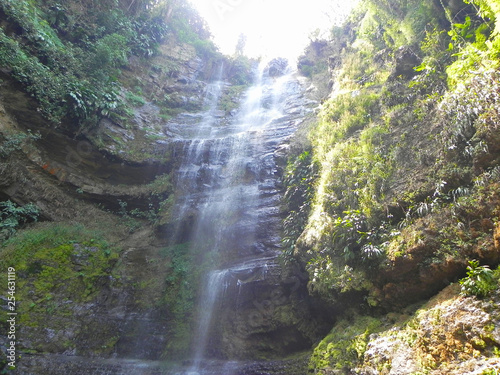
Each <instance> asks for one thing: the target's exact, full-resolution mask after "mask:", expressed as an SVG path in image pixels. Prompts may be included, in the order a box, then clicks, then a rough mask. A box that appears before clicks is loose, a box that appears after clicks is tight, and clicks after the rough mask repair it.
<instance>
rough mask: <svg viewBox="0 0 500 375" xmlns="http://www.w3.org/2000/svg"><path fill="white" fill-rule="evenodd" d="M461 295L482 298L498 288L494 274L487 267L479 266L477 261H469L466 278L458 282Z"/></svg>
mask: <svg viewBox="0 0 500 375" xmlns="http://www.w3.org/2000/svg"><path fill="white" fill-rule="evenodd" d="M460 285H461V286H462V294H464V295H466V296H478V297H484V296H486V295H488V294H489V293H491V292H492V291H493V290H495V289H497V288H498V281H497V280H496V279H495V277H494V272H493V270H491V269H490V268H489V267H488V266H480V265H479V261H477V260H471V261H469V266H467V277H465V278H463V279H462V280H460Z"/></svg>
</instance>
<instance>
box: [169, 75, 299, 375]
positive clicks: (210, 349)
mask: <svg viewBox="0 0 500 375" xmlns="http://www.w3.org/2000/svg"><path fill="white" fill-rule="evenodd" d="M221 72H222V68H221V70H220V73H221ZM220 73H219V76H218V77H217V78H216V79H215V80H214V82H212V83H211V84H209V85H208V87H207V91H206V99H205V105H206V106H205V107H206V110H205V112H204V113H202V114H200V115H198V120H199V121H190V123H191V124H192V126H186V125H185V124H184V125H183V126H178V127H175V126H174V129H173V132H176V133H177V136H178V138H179V139H180V140H181V141H182V142H183V147H182V149H183V151H182V154H183V162H182V165H181V167H180V169H179V172H178V176H177V181H176V185H177V186H178V189H179V191H182V194H181V196H180V198H179V200H178V203H177V205H176V213H175V217H177V218H178V223H179V224H178V226H177V227H176V232H179V233H180V232H182V233H184V237H186V234H185V232H186V230H185V229H184V230H182V225H183V223H184V225H186V224H185V223H186V222H189V223H190V228H189V230H188V232H189V235H188V236H187V237H188V240H189V241H190V246H191V247H192V248H193V249H196V251H197V252H200V251H201V252H202V253H210V254H212V255H213V258H214V259H217V260H216V266H215V268H214V269H213V270H212V271H209V272H208V273H207V274H206V275H205V277H204V278H203V284H202V288H201V297H200V299H199V301H198V308H197V310H198V312H199V313H198V316H197V327H196V331H195V333H194V338H195V340H194V344H193V348H192V359H191V365H190V366H189V368H187V369H185V370H180V371H179V372H178V374H189V375H199V374H203V375H208V374H212V373H214V374H215V373H216V374H218V375H230V374H233V372H234V371H235V369H236V367H237V362H234V361H229V360H228V361H218V360H216V359H218V358H214V357H217V356H218V355H220V353H221V352H224V350H223V349H221V348H220V347H222V346H224V344H221V343H225V342H227V341H228V338H227V337H225V336H224V334H226V336H227V332H226V333H224V330H223V329H222V327H223V326H224V324H226V322H223V321H221V320H220V315H219V314H218V312H220V311H221V309H223V308H224V305H225V304H226V303H229V302H227V301H226V300H229V299H232V300H234V299H236V304H238V298H239V296H240V292H241V290H242V288H244V287H245V285H246V284H249V283H256V282H260V281H263V280H265V279H266V277H267V274H268V272H269V271H270V270H272V269H274V268H276V267H277V263H276V256H277V253H278V249H279V246H280V244H279V242H280V241H279V235H278V233H279V215H278V213H279V209H278V202H279V198H278V195H279V194H278V191H279V189H278V188H277V186H276V183H277V178H278V177H277V174H278V173H277V166H276V163H275V155H274V153H275V152H276V150H277V149H278V147H279V146H280V145H282V144H283V142H284V141H285V140H286V139H287V138H288V137H290V135H291V134H292V133H293V131H294V130H295V128H296V126H295V125H296V123H295V122H294V121H293V119H292V117H290V115H291V114H292V113H293V114H297V108H298V106H297V103H296V102H293V98H296V97H297V96H298V93H299V92H300V89H299V87H298V83H297V81H296V80H295V79H294V76H293V74H292V73H291V72H289V73H288V74H285V75H283V76H281V77H277V78H272V77H269V76H268V75H267V73H266V70H265V68H264V66H263V65H260V66H259V68H258V69H256V72H255V80H254V84H253V85H252V86H251V87H250V88H249V89H248V90H247V91H246V93H245V94H244V97H243V101H242V103H241V105H240V109H239V111H238V112H237V113H236V114H235V115H234V116H233V117H232V118H231V120H230V121H227V120H226V119H222V117H221V116H220V115H219V112H218V111H217V106H218V104H219V100H220V95H221V93H222V92H223V88H224V85H225V83H224V82H223V81H221V74H220ZM302 110H303V109H302ZM223 120H224V121H223ZM190 217H194V219H193V220H191V221H189V218H190ZM174 237H175V238H176V239H177V240H178V239H179V237H180V235H179V234H178V233H177V234H176V235H175V236H174ZM235 296H236V298H234V297H235ZM231 303H234V301H232V302H231ZM226 331H227V329H226ZM232 345H233V346H234V345H235V344H234V343H233V344H232ZM227 351H228V350H225V352H226V354H227ZM214 360H215V361H214ZM214 363H215V364H216V365H214Z"/></svg>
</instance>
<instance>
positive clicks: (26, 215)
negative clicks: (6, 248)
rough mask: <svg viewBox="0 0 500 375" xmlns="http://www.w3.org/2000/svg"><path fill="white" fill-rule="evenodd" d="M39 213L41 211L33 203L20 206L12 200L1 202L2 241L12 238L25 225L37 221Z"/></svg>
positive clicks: (0, 227)
mask: <svg viewBox="0 0 500 375" xmlns="http://www.w3.org/2000/svg"><path fill="white" fill-rule="evenodd" d="M39 213H40V210H39V209H38V207H37V206H36V205H34V204H33V203H28V204H25V205H24V206H18V205H17V204H15V203H13V202H12V201H10V200H8V201H6V202H0V239H6V238H7V237H10V236H12V235H13V234H14V233H15V232H16V230H17V228H18V227H19V226H21V225H23V224H25V223H27V222H30V221H36V220H37V219H38V215H39Z"/></svg>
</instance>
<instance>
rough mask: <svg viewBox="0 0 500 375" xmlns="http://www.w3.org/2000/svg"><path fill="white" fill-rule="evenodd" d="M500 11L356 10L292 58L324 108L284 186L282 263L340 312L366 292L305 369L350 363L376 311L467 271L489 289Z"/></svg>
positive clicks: (466, 290) (473, 5)
mask: <svg viewBox="0 0 500 375" xmlns="http://www.w3.org/2000/svg"><path fill="white" fill-rule="evenodd" d="M499 11H500V5H499V4H498V2H497V1H465V2H464V3H461V2H436V1H405V2H403V1H398V0H389V1H385V0H384V1H379V0H373V1H365V2H361V3H360V4H359V6H358V8H357V9H356V10H355V11H354V12H353V13H352V14H351V16H350V18H349V19H348V20H347V21H346V23H345V25H344V26H343V27H342V28H339V27H335V28H333V29H332V37H333V41H331V42H326V41H324V42H321V41H314V42H313V43H311V46H310V47H309V48H308V50H307V51H306V54H305V55H304V56H303V57H302V58H301V59H299V69H300V70H301V72H302V73H303V74H304V75H306V76H309V77H311V78H312V80H313V82H316V83H317V86H318V87H320V88H322V90H323V91H322V92H323V94H324V97H323V98H324V99H323V103H322V106H321V109H320V112H319V115H318V118H317V121H316V123H315V124H313V126H311V128H310V130H309V134H310V135H309V139H310V148H307V147H306V148H302V149H299V150H298V151H297V152H296V153H295V154H294V155H291V157H290V162H289V167H288V171H289V173H290V175H289V174H287V175H286V177H285V179H284V182H285V186H286V188H287V190H286V194H285V197H284V200H285V202H284V205H285V207H286V209H287V211H288V216H287V217H286V218H285V220H284V222H283V230H284V237H283V245H284V251H283V254H284V256H285V258H286V259H287V260H288V261H297V262H299V263H300V264H301V265H302V266H303V267H304V268H305V269H306V270H307V271H308V273H309V290H310V292H312V293H314V294H316V295H318V296H320V297H321V298H322V299H323V300H326V301H328V302H329V303H330V304H332V305H334V306H336V307H337V308H338V309H340V310H341V311H343V310H345V309H348V308H349V307H353V306H352V302H349V301H356V302H355V303H356V304H358V302H359V298H360V296H361V298H362V300H363V303H362V306H363V307H360V306H359V305H356V309H357V310H358V311H359V313H360V314H367V313H368V312H369V313H368V315H369V316H365V315H360V316H361V317H362V318H361V319H357V320H356V322H352V321H349V322H348V323H346V322H345V321H344V320H342V321H339V322H338V323H337V324H336V326H335V328H334V330H333V331H332V333H331V334H330V335H329V336H328V337H327V338H325V339H324V340H323V341H322V342H321V343H320V344H319V345H318V346H317V347H316V349H315V351H314V354H313V356H312V358H311V362H310V369H311V371H319V370H320V369H325V368H328V369H337V370H342V369H344V370H345V371H348V370H347V369H352V368H354V367H356V366H357V365H358V364H359V363H360V361H362V359H363V358H362V353H361V352H359V351H358V352H356V350H354V349H353V348H354V346H355V343H357V342H359V340H358V339H360V338H362V337H365V336H363V332H365V330H366V332H373V330H372V329H371V328H370V327H371V326H372V325H371V319H374V318H372V316H373V315H376V314H377V313H380V312H382V311H388V310H393V309H395V306H398V307H399V308H402V307H404V306H408V305H410V304H411V303H413V302H415V301H417V300H418V299H419V298H428V297H429V296H431V295H433V294H434V293H435V292H437V290H439V289H438V288H439V287H437V286H434V285H433V283H434V281H435V282H436V283H439V282H442V281H441V280H443V278H446V277H450V278H451V280H452V279H453V278H455V279H458V278H460V277H463V275H464V273H463V272H465V271H464V270H465V266H466V265H467V264H469V266H468V267H467V277H465V278H464V279H462V280H461V281H460V284H461V285H462V292H463V294H464V295H476V296H486V295H487V296H491V295H494V293H495V292H496V291H497V290H498V279H497V277H496V276H494V274H495V273H494V271H492V270H491V269H490V268H489V267H488V266H487V265H488V264H489V265H490V266H496V262H497V259H498V257H497V255H496V254H497V253H498V240H497V239H496V238H497V236H498V234H497V233H498V229H497V226H498V222H499V221H500V211H499V208H498V207H499V204H500V200H499V197H500V196H499V190H498V188H499V185H498V178H497V177H496V176H498V171H499V164H498V163H499V158H498V155H499V151H500V150H499V148H498V146H496V143H497V142H498V140H499V138H498V135H497V134H498V123H499V122H500V118H499V117H498V113H497V111H496V110H493V109H492V108H496V107H497V106H498V81H499V80H498V75H497V72H496V70H497V68H498V61H499V57H500V55H499V54H498V43H499V39H498V24H497V21H496V17H497V16H498V14H499V13H498V12H499ZM325 65H326V66H328V68H329V70H328V71H327V70H326V68H325ZM325 77H327V78H325ZM329 79H330V80H331V81H330V85H329V88H328V90H326V88H325V87H324V86H321V84H322V82H325V81H327V80H329ZM474 259H476V260H474ZM479 262H480V263H481V264H486V265H484V266H479V264H480V263H479ZM496 272H497V271H496ZM424 275H425V276H424ZM445 275H446V276H445ZM431 280H432V281H431ZM451 280H449V281H451ZM416 285H417V286H416ZM440 285H442V284H440ZM426 288H428V289H427V290H425V289H426ZM348 311H349V312H348V313H346V316H348V315H349V314H351V315H352V312H351V311H350V310H348ZM363 319H367V321H363ZM358 322H361V323H360V327H359V330H358V331H356V332H355V333H350V329H351V328H353V329H354V327H355V326H357V325H358ZM344 332H345V333H346V334H347V335H348V336H349V340H347V341H346V340H345V339H343V338H341V337H340V335H342V334H343V333H344ZM368 334H369V333H368ZM332 335H333V336H332ZM362 341H363V340H362ZM471 345H472V346H474V345H475V344H471ZM438 365H439V363H438V362H436V363H435V366H438ZM379 370H380V369H379Z"/></svg>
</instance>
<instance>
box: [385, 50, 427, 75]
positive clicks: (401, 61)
mask: <svg viewBox="0 0 500 375" xmlns="http://www.w3.org/2000/svg"><path fill="white" fill-rule="evenodd" d="M420 61H421V60H420V57H418V56H417V54H416V53H415V52H414V51H413V50H412V49H411V48H410V47H407V46H403V47H400V48H399V49H398V50H397V51H396V55H395V67H394V69H393V71H392V73H391V75H390V77H389V78H390V79H394V78H396V77H399V76H403V77H405V78H411V77H413V76H415V75H416V74H417V72H416V71H415V69H414V68H415V67H416V66H417V65H419V64H420Z"/></svg>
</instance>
